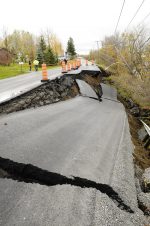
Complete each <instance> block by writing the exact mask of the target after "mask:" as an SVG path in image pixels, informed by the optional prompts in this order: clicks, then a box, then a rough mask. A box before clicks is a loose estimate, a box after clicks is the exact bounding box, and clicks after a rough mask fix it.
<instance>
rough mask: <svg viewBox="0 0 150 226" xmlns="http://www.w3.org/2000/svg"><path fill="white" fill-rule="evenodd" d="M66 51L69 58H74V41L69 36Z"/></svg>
mask: <svg viewBox="0 0 150 226" xmlns="http://www.w3.org/2000/svg"><path fill="white" fill-rule="evenodd" d="M67 53H68V55H69V56H70V58H71V59H72V58H74V57H75V55H76V51H75V46H74V41H73V39H72V38H71V37H70V38H69V40H68V42H67Z"/></svg>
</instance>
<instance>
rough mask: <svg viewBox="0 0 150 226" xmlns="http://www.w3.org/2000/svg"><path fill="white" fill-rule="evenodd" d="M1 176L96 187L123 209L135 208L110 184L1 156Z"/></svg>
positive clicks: (20, 179)
mask: <svg viewBox="0 0 150 226" xmlns="http://www.w3.org/2000/svg"><path fill="white" fill-rule="evenodd" d="M0 177H1V178H12V179H13V180H17V181H24V182H26V183H39V184H42V185H47V186H55V185H58V184H59V185H63V184H70V185H72V186H77V187H81V188H95V189H96V190H98V191H100V192H102V193H105V194H106V195H108V197H109V198H111V199H112V200H113V201H114V203H115V204H117V206H118V208H120V209H121V210H124V211H126V212H129V213H134V212H133V210H132V209H131V208H130V207H129V206H127V205H126V204H125V203H124V202H123V200H122V199H121V198H120V197H119V195H118V193H117V192H115V191H114V190H113V188H111V187H110V186H109V185H107V184H100V183H96V182H94V181H91V180H87V179H85V178H80V177H72V178H68V177H65V176H63V175H61V174H58V173H54V172H49V171H47V170H43V169H40V168H38V167H36V166H33V165H31V164H23V163H17V162H14V161H12V160H9V159H4V158H1V157H0Z"/></svg>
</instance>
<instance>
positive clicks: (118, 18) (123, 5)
mask: <svg viewBox="0 0 150 226" xmlns="http://www.w3.org/2000/svg"><path fill="white" fill-rule="evenodd" d="M124 4H125V0H124V1H123V4H122V7H121V11H120V15H119V18H118V21H117V24H116V28H115V33H116V31H117V28H118V24H119V21H120V18H121V14H122V11H123V8H124Z"/></svg>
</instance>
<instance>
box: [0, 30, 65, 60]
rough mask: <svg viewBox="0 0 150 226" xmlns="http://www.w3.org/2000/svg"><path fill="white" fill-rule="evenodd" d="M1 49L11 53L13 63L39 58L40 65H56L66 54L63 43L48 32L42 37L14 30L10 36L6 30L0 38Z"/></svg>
mask: <svg viewBox="0 0 150 226" xmlns="http://www.w3.org/2000/svg"><path fill="white" fill-rule="evenodd" d="M0 48H5V49H7V50H8V51H9V52H11V54H12V55H13V62H19V61H24V62H28V61H29V60H31V61H33V60H34V59H35V58H37V59H38V60H39V62H40V64H41V63H43V61H45V62H46V63H47V64H55V63H57V61H58V56H59V55H63V53H64V50H63V47H62V44H61V41H60V40H59V39H58V37H57V36H56V35H55V34H54V33H52V32H50V31H48V30H47V31H46V32H43V33H42V34H41V35H40V36H35V35H33V34H31V33H30V32H26V31H20V30H14V31H13V33H11V34H9V33H8V32H7V30H4V31H3V34H2V37H1V38H0Z"/></svg>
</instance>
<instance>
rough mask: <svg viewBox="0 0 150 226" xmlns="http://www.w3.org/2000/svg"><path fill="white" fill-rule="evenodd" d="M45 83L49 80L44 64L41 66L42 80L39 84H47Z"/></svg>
mask: <svg viewBox="0 0 150 226" xmlns="http://www.w3.org/2000/svg"><path fill="white" fill-rule="evenodd" d="M47 81H49V79H48V74H47V68H46V64H42V80H41V82H47Z"/></svg>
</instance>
